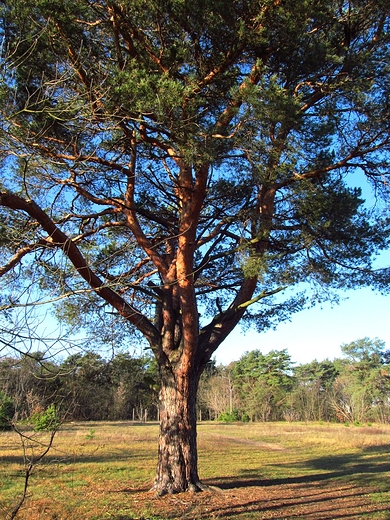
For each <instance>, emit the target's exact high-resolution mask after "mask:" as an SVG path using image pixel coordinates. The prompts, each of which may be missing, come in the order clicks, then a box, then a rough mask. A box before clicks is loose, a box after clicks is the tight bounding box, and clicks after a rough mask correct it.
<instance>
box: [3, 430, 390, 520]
mask: <svg viewBox="0 0 390 520" xmlns="http://www.w3.org/2000/svg"><path fill="white" fill-rule="evenodd" d="M26 433H29V434H31V432H26ZM46 435H47V434H46ZM157 435H158V426H157V424H133V423H128V422H119V423H77V424H76V423H75V424H65V425H64V426H63V427H62V428H61V430H60V431H59V432H58V433H57V435H56V437H55V440H54V444H53V447H52V449H51V450H50V451H49V453H48V454H47V455H46V457H45V458H44V459H43V460H42V461H41V463H40V464H39V465H38V466H37V467H36V468H35V470H34V473H33V475H32V476H31V478H30V481H29V488H28V498H27V500H26V501H25V503H24V504H23V506H22V508H21V510H20V511H19V514H18V516H17V518H18V519H19V518H20V519H22V520H38V519H42V520H49V519H50V520H82V519H90V520H98V519H99V520H100V519H112V520H134V519H138V520H163V519H169V518H171V519H179V518H183V519H188V520H195V519H199V520H200V519H211V518H213V519H214V518H230V519H232V518H233V519H234V518H238V519H240V520H250V519H251V520H253V519H268V518H272V519H279V520H283V519H290V518H291V519H294V520H296V519H306V518H308V519H312V518H313V519H314V518H317V519H323V520H327V519H328V520H329V519H336V518H343V519H352V518H356V519H358V518H367V519H390V426H383V425H372V426H349V427H347V426H344V425H336V424H303V423H253V424H250V423H249V424H222V423H201V424H199V426H198V446H199V470H200V475H201V477H202V479H203V481H205V482H206V483H207V484H210V485H211V486H214V487H213V490H212V491H207V492H204V493H199V494H190V493H183V494H179V495H173V496H167V497H162V498H157V497H155V496H154V495H153V493H151V492H149V489H150V487H151V484H152V481H153V476H154V470H155V465H156V455H157ZM34 436H35V441H37V442H34V443H33V444H31V443H30V445H27V444H25V450H26V456H27V458H28V459H31V457H32V455H34V456H37V455H39V453H40V452H41V451H42V450H43V449H44V448H43V447H44V445H45V442H46V438H47V437H45V434H44V433H39V434H34ZM40 443H41V444H40ZM23 486H24V458H23V450H22V446H21V442H20V439H19V437H18V436H17V434H15V433H14V432H0V518H5V519H6V518H7V516H8V517H9V514H10V511H11V510H12V507H13V506H14V505H15V504H16V502H17V500H18V498H19V497H20V495H21V494H22V492H23Z"/></svg>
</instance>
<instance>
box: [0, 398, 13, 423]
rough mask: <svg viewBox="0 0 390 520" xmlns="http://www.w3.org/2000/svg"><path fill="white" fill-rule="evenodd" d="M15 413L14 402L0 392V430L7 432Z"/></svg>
mask: <svg viewBox="0 0 390 520" xmlns="http://www.w3.org/2000/svg"><path fill="white" fill-rule="evenodd" d="M14 413H15V406H14V402H13V401H12V399H11V398H10V397H8V396H7V395H6V394H5V393H4V392H0V430H9V429H10V428H11V420H12V417H13V416H14Z"/></svg>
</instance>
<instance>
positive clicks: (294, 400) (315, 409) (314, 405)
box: [289, 360, 338, 421]
mask: <svg viewBox="0 0 390 520" xmlns="http://www.w3.org/2000/svg"><path fill="white" fill-rule="evenodd" d="M293 372H294V387H293V390H292V392H291V395H290V396H289V406H290V407H291V410H290V412H293V414H292V417H293V418H295V419H300V420H305V421H324V420H325V421H329V420H332V419H334V417H335V413H334V410H333V408H332V407H331V404H330V399H329V398H330V393H331V391H332V385H333V383H334V381H335V379H336V377H337V375H338V370H337V368H336V366H335V364H334V363H333V362H332V361H329V360H324V361H317V360H314V361H312V362H311V363H305V364H303V365H298V366H296V367H294V369H293Z"/></svg>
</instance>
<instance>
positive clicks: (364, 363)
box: [333, 338, 390, 422]
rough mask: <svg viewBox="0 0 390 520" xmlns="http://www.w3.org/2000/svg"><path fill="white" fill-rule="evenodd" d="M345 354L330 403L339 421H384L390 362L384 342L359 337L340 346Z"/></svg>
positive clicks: (389, 390)
mask: <svg viewBox="0 0 390 520" xmlns="http://www.w3.org/2000/svg"><path fill="white" fill-rule="evenodd" d="M341 351H342V352H343V354H345V355H346V356H347V358H346V362H345V363H344V364H341V365H340V366H341V367H342V368H341V369H340V375H339V376H338V377H337V379H336V381H335V384H334V395H333V406H334V408H335V409H336V410H337V413H338V416H339V419H340V420H345V421H351V422H363V421H370V420H378V421H387V420H388V418H389V417H390V410H389V405H390V365H388V364H385V361H386V352H387V351H385V342H384V341H382V340H380V339H375V340H371V339H369V338H362V339H359V340H356V341H353V342H351V343H348V344H343V345H341Z"/></svg>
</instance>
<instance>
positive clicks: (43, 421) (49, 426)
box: [31, 404, 60, 432]
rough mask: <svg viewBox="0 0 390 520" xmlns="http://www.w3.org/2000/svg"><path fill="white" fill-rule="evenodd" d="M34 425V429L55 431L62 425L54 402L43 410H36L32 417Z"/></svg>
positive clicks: (37, 430)
mask: <svg viewBox="0 0 390 520" xmlns="http://www.w3.org/2000/svg"><path fill="white" fill-rule="evenodd" d="M31 422H32V423H33V425H34V431H36V432H40V431H54V430H56V429H57V428H58V426H59V425H60V420H59V418H58V414H57V410H56V407H55V405H54V404H51V405H50V406H49V407H48V408H46V410H44V411H43V412H36V413H34V414H33V416H32V417H31Z"/></svg>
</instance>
